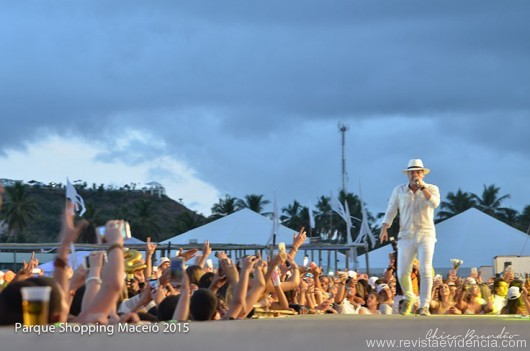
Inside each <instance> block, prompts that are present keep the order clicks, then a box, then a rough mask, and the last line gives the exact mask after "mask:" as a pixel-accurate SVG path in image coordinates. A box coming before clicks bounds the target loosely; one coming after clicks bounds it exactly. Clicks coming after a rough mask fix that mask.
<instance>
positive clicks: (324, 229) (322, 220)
mask: <svg viewBox="0 0 530 351" xmlns="http://www.w3.org/2000/svg"><path fill="white" fill-rule="evenodd" d="M315 207H316V209H317V210H316V213H315V227H316V228H315V232H316V235H318V236H322V234H324V237H327V238H328V239H329V238H331V235H332V234H333V231H334V227H333V225H336V224H337V223H338V221H339V218H340V217H339V215H338V214H337V213H336V212H334V211H333V210H332V208H331V197H329V196H323V195H322V196H321V197H319V198H318V201H317V204H316V206H315ZM314 236H315V235H314Z"/></svg>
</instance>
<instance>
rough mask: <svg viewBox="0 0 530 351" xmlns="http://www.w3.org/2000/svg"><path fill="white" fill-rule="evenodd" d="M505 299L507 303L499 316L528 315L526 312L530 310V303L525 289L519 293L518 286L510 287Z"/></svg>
mask: <svg viewBox="0 0 530 351" xmlns="http://www.w3.org/2000/svg"><path fill="white" fill-rule="evenodd" d="M506 298H507V303H506V306H504V307H503V308H502V310H501V314H521V315H526V314H527V313H528V312H527V310H530V301H529V300H528V294H527V291H526V289H525V288H523V289H522V291H521V288H519V287H518V286H511V287H510V288H509V289H508V294H507V295H506ZM525 307H526V308H525Z"/></svg>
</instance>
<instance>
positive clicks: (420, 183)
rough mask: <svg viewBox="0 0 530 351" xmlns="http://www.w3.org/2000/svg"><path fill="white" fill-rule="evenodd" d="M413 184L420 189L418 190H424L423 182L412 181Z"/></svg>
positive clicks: (419, 180)
mask: <svg viewBox="0 0 530 351" xmlns="http://www.w3.org/2000/svg"><path fill="white" fill-rule="evenodd" d="M414 184H416V186H417V187H418V188H420V190H423V189H425V182H424V181H423V180H421V179H414Z"/></svg>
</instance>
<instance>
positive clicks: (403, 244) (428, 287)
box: [397, 236, 436, 307]
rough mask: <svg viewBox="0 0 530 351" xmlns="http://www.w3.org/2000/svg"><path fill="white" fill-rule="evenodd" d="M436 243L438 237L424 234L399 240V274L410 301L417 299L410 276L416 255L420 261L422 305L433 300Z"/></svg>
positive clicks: (404, 293) (405, 293) (404, 291)
mask: <svg viewBox="0 0 530 351" xmlns="http://www.w3.org/2000/svg"><path fill="white" fill-rule="evenodd" d="M435 243H436V238H435V237H434V236H432V237H431V236H427V237H426V236H422V237H421V238H419V237H416V236H412V237H410V238H400V239H399V240H398V262H397V275H398V278H399V284H401V289H402V290H403V295H404V296H405V298H406V299H407V300H410V301H415V300H416V295H414V291H413V290H412V280H411V278H410V273H412V263H413V262H412V261H413V260H414V258H415V257H416V255H417V257H418V260H419V262H420V307H424V306H429V304H430V302H431V292H432V284H433V275H432V272H433V269H432V258H433V255H434V245H435Z"/></svg>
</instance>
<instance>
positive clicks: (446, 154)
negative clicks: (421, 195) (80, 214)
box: [0, 0, 530, 214]
mask: <svg viewBox="0 0 530 351" xmlns="http://www.w3.org/2000/svg"><path fill="white" fill-rule="evenodd" d="M529 14H530V2H528V1H524V0H521V1H509V2H504V1H485V0H480V1H461V0H458V1H447V0H446V1H439V2H432V1H423V0H418V1H368V0H367V1H354V0H344V1H338V0H337V1H316V0H303V1H285V0H284V1H272V0H268V1H246V0H240V1H227V0H224V1H193V2H190V4H187V5H186V2H183V1H142V2H140V1H130V0H129V1H116V0H115V1H88V2H87V1H71V0H69V1H59V0H55V1H16V2H13V1H1V2H0V52H1V53H2V60H1V64H0V96H1V103H0V118H1V123H2V126H1V128H0V165H1V166H0V172H1V173H0V178H11V179H20V180H25V181H29V180H32V179H35V180H40V181H43V182H50V181H57V182H64V181H65V179H66V177H67V176H68V177H70V179H83V180H86V181H87V182H89V183H90V184H91V183H92V182H96V183H106V184H110V183H114V184H125V183H130V182H149V181H158V182H160V183H162V184H163V185H164V186H165V187H166V188H167V191H168V194H169V195H170V196H171V197H172V198H174V199H179V198H182V199H183V202H184V204H185V205H187V206H188V207H190V208H192V209H195V210H198V211H199V212H202V213H204V214H209V212H210V208H211V206H212V204H213V203H214V202H216V201H217V200H218V198H219V197H223V196H224V194H230V195H232V196H237V197H243V196H244V195H246V194H250V193H253V194H263V195H265V197H266V198H268V199H271V200H272V198H273V197H274V194H276V196H277V199H278V204H279V206H280V207H283V206H286V205H287V204H289V203H291V202H292V201H293V200H295V199H297V200H298V201H300V202H301V203H302V204H304V205H308V204H309V202H310V201H311V202H312V203H313V204H315V203H316V202H317V198H318V197H319V196H320V195H329V194H330V193H333V194H335V195H336V194H337V192H338V190H339V188H340V187H341V168H340V166H341V148H340V134H339V132H338V128H337V125H338V123H339V122H340V121H341V122H342V123H344V124H346V125H347V126H349V131H348V132H347V134H346V147H347V149H346V153H347V161H346V162H347V169H348V175H349V182H348V190H350V191H353V192H355V193H358V192H359V186H361V187H362V193H363V197H364V200H365V202H366V203H367V206H368V209H369V210H370V211H371V212H372V213H374V214H376V213H377V212H381V211H384V209H385V208H386V202H387V200H388V197H389V196H390V193H391V191H392V189H393V187H394V186H395V185H397V184H399V183H404V182H405V181H406V178H405V176H404V175H403V174H402V173H401V172H400V171H401V170H402V169H404V168H406V166H407V162H408V160H409V159H410V158H422V159H423V160H424V163H425V165H426V166H427V167H430V168H431V170H432V173H431V174H430V175H429V176H428V177H427V179H426V180H427V181H428V182H431V183H434V184H437V185H439V187H440V190H441V193H442V198H445V196H446V195H447V193H448V192H450V191H453V192H454V191H457V190H458V189H459V188H461V189H462V190H464V191H469V192H474V193H477V194H480V193H481V192H482V189H483V186H484V185H490V184H495V185H496V186H498V187H500V188H501V195H502V194H510V195H511V199H509V200H507V201H506V202H505V203H504V205H505V206H508V207H512V208H514V209H516V210H517V211H522V209H523V207H524V206H526V205H528V204H530V186H529V184H528V183H529V180H530V179H529V178H530V177H529V175H530V161H529V154H530V152H529V151H530V21H528V15H529Z"/></svg>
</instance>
